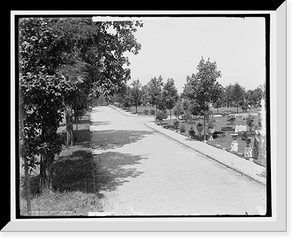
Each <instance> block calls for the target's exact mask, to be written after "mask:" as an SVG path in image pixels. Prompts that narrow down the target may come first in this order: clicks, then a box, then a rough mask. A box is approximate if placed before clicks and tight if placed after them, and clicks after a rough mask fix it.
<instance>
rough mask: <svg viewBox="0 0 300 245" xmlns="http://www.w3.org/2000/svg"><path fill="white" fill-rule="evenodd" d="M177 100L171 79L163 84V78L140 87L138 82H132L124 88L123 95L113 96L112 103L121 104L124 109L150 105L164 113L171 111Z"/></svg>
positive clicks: (153, 79) (175, 89) (177, 96)
mask: <svg viewBox="0 0 300 245" xmlns="http://www.w3.org/2000/svg"><path fill="white" fill-rule="evenodd" d="M178 98H179V95H178V90H177V88H176V86H175V82H174V79H173V78H168V79H167V81H166V82H165V83H164V82H163V78H162V77H161V76H159V77H153V78H151V80H150V81H149V82H148V83H147V84H146V85H142V84H141V82H140V80H139V79H137V80H133V81H132V83H131V84H130V85H129V86H127V87H126V92H125V94H118V95H116V96H115V98H114V101H116V102H119V103H122V104H123V106H124V107H130V106H135V107H136V112H137V107H138V106H139V105H141V104H143V105H147V104H151V105H152V106H154V107H155V109H156V113H157V110H161V111H165V110H166V109H168V110H170V117H171V110H172V109H173V107H174V106H175V103H176V102H177V100H178Z"/></svg>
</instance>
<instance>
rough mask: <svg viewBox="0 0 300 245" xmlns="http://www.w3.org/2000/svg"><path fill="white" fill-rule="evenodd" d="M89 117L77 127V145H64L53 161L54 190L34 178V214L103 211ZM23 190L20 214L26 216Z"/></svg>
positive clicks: (36, 176)
mask: <svg viewBox="0 0 300 245" xmlns="http://www.w3.org/2000/svg"><path fill="white" fill-rule="evenodd" d="M89 117H90V112H87V114H86V115H85V116H83V117H82V119H81V120H80V122H79V125H78V130H74V140H75V141H74V145H73V146H69V147H66V146H63V149H62V151H61V153H60V154H59V155H58V156H57V157H56V159H55V161H54V163H53V164H52V171H53V179H52V189H51V191H44V192H41V191H40V189H39V175H38V174H37V175H35V176H32V177H31V194H32V200H31V206H32V207H31V209H32V213H31V215H38V216H57V215H58V216H68V215H72V216H74V215H79V216H80V215H84V216H86V215H87V214H88V212H96V211H97V212H99V211H101V210H102V207H101V205H100V198H101V196H100V195H99V194H98V193H97V184H98V183H97V179H96V178H95V173H94V169H95V166H94V159H93V154H92V152H91V145H90V144H91V131H90V123H89ZM60 130H61V131H63V129H60ZM21 184H22V183H21ZM22 192H24V190H22V189H21V198H20V213H21V215H27V213H26V201H25V198H24V195H23V194H22Z"/></svg>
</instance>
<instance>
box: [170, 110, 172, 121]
mask: <svg viewBox="0 0 300 245" xmlns="http://www.w3.org/2000/svg"><path fill="white" fill-rule="evenodd" d="M171 114H172V109H170V119H172V115H171Z"/></svg>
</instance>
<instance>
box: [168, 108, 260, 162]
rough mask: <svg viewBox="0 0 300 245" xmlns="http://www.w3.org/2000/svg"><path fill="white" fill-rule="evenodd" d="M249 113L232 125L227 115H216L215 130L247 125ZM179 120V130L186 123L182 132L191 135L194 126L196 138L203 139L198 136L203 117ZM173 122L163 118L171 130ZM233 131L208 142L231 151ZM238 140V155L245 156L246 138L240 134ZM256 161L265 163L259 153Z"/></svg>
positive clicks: (241, 116) (255, 117)
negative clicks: (197, 125) (197, 124)
mask: <svg viewBox="0 0 300 245" xmlns="http://www.w3.org/2000/svg"><path fill="white" fill-rule="evenodd" d="M250 113H251V112H250ZM247 115H248V113H247V114H241V115H240V116H239V117H236V121H235V123H234V124H233V125H231V124H230V123H229V122H228V121H227V119H226V117H215V120H216V122H215V131H221V128H222V127H224V126H236V125H247V123H246V120H244V119H245V118H246V117H247ZM179 121H180V125H179V128H178V130H179V129H180V127H181V125H182V124H183V125H184V128H185V132H181V134H183V135H185V136H187V137H188V136H189V130H190V128H191V127H193V129H194V130H195V133H196V136H195V137H194V138H195V139H198V140H203V136H202V138H199V137H198V131H197V129H196V123H197V122H199V121H200V122H201V123H203V120H202V119H197V120H193V121H192V122H191V123H186V122H185V121H184V120H179ZM173 122H174V120H170V119H166V120H163V122H162V126H164V127H167V128H169V129H170V130H174V128H172V127H171V126H172V124H173ZM254 123H255V124H256V125H257V124H258V116H257V115H254ZM232 133H234V131H226V132H225V134H224V136H220V137H217V138H215V139H214V140H212V141H209V140H208V141H207V144H210V145H212V146H215V147H218V148H221V149H226V150H228V151H229V150H230V145H231V142H232V136H231V134H232ZM253 139H254V137H253V136H252V141H251V143H250V145H251V146H252V147H253ZM237 142H238V153H237V155H239V156H243V153H244V147H245V146H246V142H245V141H244V140H242V136H241V135H239V136H238V137H237ZM254 161H255V162H256V163H257V164H260V165H264V164H265V163H264V162H263V160H262V156H261V155H259V157H258V159H257V160H254Z"/></svg>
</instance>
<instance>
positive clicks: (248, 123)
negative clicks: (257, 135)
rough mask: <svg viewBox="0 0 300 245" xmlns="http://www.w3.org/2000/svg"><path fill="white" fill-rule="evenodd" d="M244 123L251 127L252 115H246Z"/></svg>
mask: <svg viewBox="0 0 300 245" xmlns="http://www.w3.org/2000/svg"><path fill="white" fill-rule="evenodd" d="M246 123H247V125H248V126H249V128H253V127H254V116H252V115H248V117H247V118H246Z"/></svg>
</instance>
